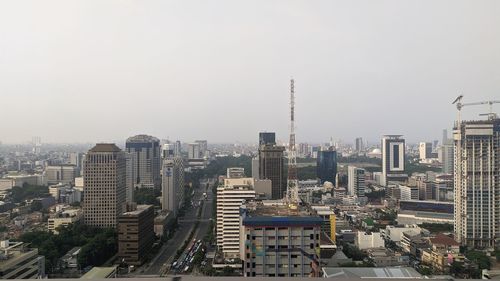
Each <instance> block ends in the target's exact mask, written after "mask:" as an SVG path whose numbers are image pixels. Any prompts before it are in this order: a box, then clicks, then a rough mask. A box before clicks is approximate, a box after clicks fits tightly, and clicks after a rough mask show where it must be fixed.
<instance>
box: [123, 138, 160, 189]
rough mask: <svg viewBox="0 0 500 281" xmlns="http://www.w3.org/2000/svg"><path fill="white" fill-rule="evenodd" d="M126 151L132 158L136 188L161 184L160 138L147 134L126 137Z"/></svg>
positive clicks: (157, 186) (156, 186) (154, 186)
mask: <svg viewBox="0 0 500 281" xmlns="http://www.w3.org/2000/svg"><path fill="white" fill-rule="evenodd" d="M125 147H126V151H127V153H130V154H132V157H133V158H134V161H133V164H134V169H133V170H134V176H133V178H134V186H135V187H138V188H157V189H159V188H160V186H161V178H160V168H161V158H160V157H161V155H160V140H159V139H157V138H155V137H152V136H148V135H137V136H133V137H130V138H128V139H127V142H126V144H125Z"/></svg>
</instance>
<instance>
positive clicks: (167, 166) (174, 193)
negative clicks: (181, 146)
mask: <svg viewBox="0 0 500 281" xmlns="http://www.w3.org/2000/svg"><path fill="white" fill-rule="evenodd" d="M183 200H184V162H183V160H182V158H181V157H172V158H168V159H164V160H163V167H162V188H161V205H162V210H168V211H171V212H173V214H174V215H177V211H178V210H179V208H180V206H181V204H182V202H183Z"/></svg>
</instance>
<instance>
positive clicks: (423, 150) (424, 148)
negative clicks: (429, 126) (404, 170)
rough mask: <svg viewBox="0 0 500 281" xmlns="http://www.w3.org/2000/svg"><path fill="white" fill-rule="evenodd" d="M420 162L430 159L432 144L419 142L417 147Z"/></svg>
mask: <svg viewBox="0 0 500 281" xmlns="http://www.w3.org/2000/svg"><path fill="white" fill-rule="evenodd" d="M418 151H419V154H420V160H425V159H429V158H432V143H430V142H421V143H420V144H419V147H418Z"/></svg>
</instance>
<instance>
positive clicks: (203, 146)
mask: <svg viewBox="0 0 500 281" xmlns="http://www.w3.org/2000/svg"><path fill="white" fill-rule="evenodd" d="M194 142H195V143H197V144H199V146H200V157H199V158H208V142H207V141H206V140H196V141H194Z"/></svg>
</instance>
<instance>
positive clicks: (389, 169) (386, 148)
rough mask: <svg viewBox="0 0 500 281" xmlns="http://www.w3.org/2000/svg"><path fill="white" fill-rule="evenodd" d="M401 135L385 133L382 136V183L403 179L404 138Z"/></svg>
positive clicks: (405, 176)
mask: <svg viewBox="0 0 500 281" xmlns="http://www.w3.org/2000/svg"><path fill="white" fill-rule="evenodd" d="M401 137H402V136H401V135H386V136H384V137H383V138H382V185H384V186H385V185H387V184H388V182H389V181H405V180H406V179H407V178H408V175H407V174H405V161H406V154H405V140H404V139H403V138H401Z"/></svg>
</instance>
